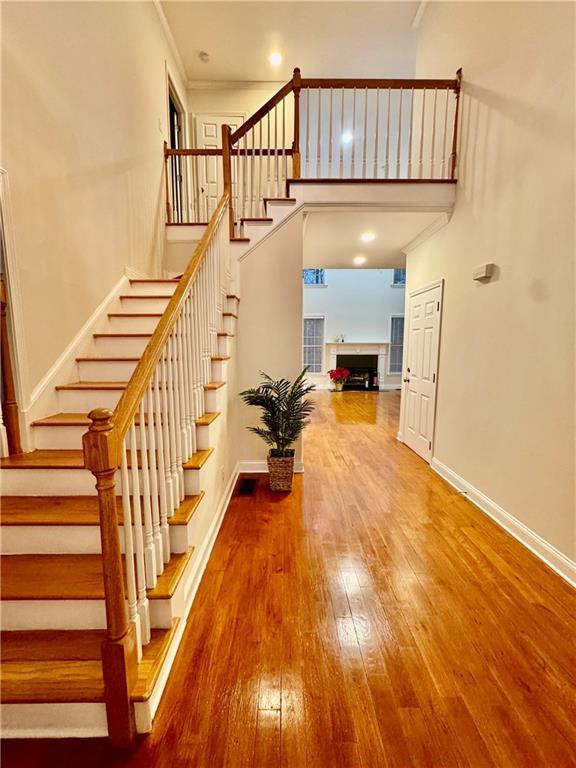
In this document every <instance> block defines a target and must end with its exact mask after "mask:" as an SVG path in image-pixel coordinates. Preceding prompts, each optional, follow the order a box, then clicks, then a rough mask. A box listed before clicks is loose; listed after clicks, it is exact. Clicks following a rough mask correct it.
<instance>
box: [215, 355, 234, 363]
mask: <svg viewBox="0 0 576 768" xmlns="http://www.w3.org/2000/svg"><path fill="white" fill-rule="evenodd" d="M212 360H213V361H214V362H215V363H221V362H223V361H224V360H230V355H214V357H213V358H212Z"/></svg>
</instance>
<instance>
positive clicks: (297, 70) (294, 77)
mask: <svg viewBox="0 0 576 768" xmlns="http://www.w3.org/2000/svg"><path fill="white" fill-rule="evenodd" d="M301 80H302V77H301V75H300V67H294V72H293V73H292V82H293V84H294V87H295V88H300V82H301Z"/></svg>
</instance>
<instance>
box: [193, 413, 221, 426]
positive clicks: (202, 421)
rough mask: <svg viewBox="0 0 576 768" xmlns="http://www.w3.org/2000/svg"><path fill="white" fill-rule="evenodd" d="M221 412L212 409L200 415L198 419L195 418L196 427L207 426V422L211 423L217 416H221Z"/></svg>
mask: <svg viewBox="0 0 576 768" xmlns="http://www.w3.org/2000/svg"><path fill="white" fill-rule="evenodd" d="M221 415H222V414H221V413H220V411H213V412H212V413H205V414H204V415H203V416H200V418H199V419H196V426H197V427H207V426H208V425H209V424H212V422H213V421H216V419H217V418H218V416H221Z"/></svg>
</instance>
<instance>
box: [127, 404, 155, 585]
mask: <svg viewBox="0 0 576 768" xmlns="http://www.w3.org/2000/svg"><path fill="white" fill-rule="evenodd" d="M139 416H140V424H139V432H140V463H141V465H142V469H141V472H142V506H143V510H144V534H145V536H144V563H145V565H146V586H147V587H148V588H149V589H153V588H154V587H155V586H156V580H157V575H158V571H157V570H156V547H155V544H154V529H153V526H152V505H151V503H150V473H149V471H148V446H147V441H146V424H145V414H144V401H142V402H141V403H140V409H139ZM135 446H136V443H134V448H133V450H132V452H131V454H130V457H131V461H132V463H134V462H136V464H137V463H138V453H137V451H136V450H135Z"/></svg>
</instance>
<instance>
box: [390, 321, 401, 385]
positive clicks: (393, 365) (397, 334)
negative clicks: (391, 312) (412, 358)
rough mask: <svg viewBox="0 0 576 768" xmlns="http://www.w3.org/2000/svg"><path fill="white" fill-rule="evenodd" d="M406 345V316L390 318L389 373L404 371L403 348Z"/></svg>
mask: <svg viewBox="0 0 576 768" xmlns="http://www.w3.org/2000/svg"><path fill="white" fill-rule="evenodd" d="M403 347H404V317H403V316H402V315H396V316H395V317H391V318H390V363H389V365H388V373H402V350H403Z"/></svg>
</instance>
